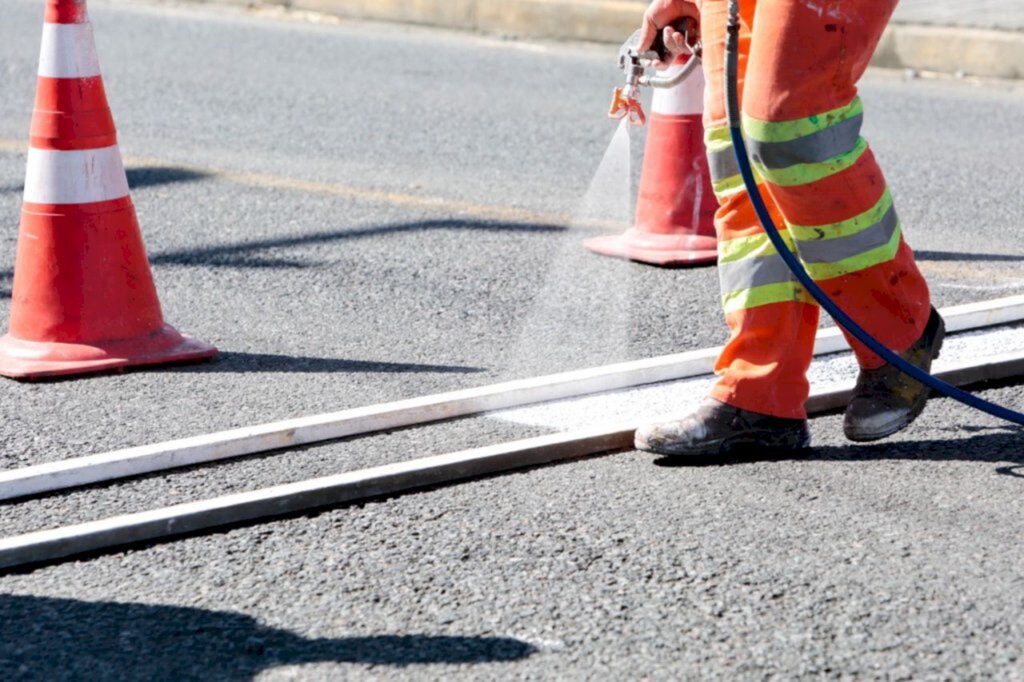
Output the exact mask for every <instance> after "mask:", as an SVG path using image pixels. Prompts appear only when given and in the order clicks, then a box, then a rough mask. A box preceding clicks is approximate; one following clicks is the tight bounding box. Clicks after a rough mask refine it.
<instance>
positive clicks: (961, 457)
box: [654, 425, 1024, 478]
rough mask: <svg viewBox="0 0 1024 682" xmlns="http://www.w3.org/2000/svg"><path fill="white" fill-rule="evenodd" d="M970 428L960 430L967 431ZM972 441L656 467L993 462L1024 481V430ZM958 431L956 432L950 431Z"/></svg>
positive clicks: (688, 460) (985, 432)
mask: <svg viewBox="0 0 1024 682" xmlns="http://www.w3.org/2000/svg"><path fill="white" fill-rule="evenodd" d="M966 430H970V429H968V428H957V429H955V431H957V432H963V431H966ZM973 430H974V431H975V432H976V435H974V436H971V437H970V438H956V437H954V436H952V435H951V436H950V438H946V439H935V440H917V441H882V442H879V443H877V444H873V445H858V444H853V443H851V444H850V445H846V446H824V447H816V448H811V449H809V450H805V451H802V452H799V453H787V454H778V455H773V454H771V453H767V454H764V453H756V454H755V453H737V454H734V455H730V456H728V457H661V458H658V459H656V460H655V461H654V464H655V465H657V466H661V467H693V466H729V465H733V464H748V463H750V462H755V461H787V460H798V459H799V460H802V461H808V460H811V461H829V462H857V461H865V462H870V461H882V460H924V461H935V462H952V461H966V462H990V463H992V464H1001V465H1003V466H999V467H997V468H996V473H998V474H1002V475H1004V476H1014V477H1017V478H1024V428H1021V427H1017V426H1011V425H1007V426H993V427H978V428H976V429H973ZM950 431H954V429H952V428H951V429H950Z"/></svg>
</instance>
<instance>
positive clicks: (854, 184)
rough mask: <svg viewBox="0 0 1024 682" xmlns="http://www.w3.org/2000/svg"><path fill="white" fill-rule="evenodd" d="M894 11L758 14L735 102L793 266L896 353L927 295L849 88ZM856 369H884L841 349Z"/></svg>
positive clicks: (863, 5)
mask: <svg viewBox="0 0 1024 682" xmlns="http://www.w3.org/2000/svg"><path fill="white" fill-rule="evenodd" d="M895 5H896V0H816V1H815V2H813V3H812V2H807V1H806V0H771V1H770V2H767V1H766V2H762V3H761V4H760V5H759V6H758V10H757V20H756V25H755V27H754V36H753V39H752V44H751V52H750V61H749V66H748V70H747V74H748V83H747V85H746V88H745V93H744V99H743V112H744V123H743V126H744V132H745V133H746V136H747V139H748V142H749V146H750V155H751V158H752V160H753V162H754V166H755V168H756V169H757V171H758V172H759V173H760V175H761V176H762V177H763V178H764V179H765V181H766V183H765V184H766V186H767V189H768V192H769V193H770V196H771V197H772V199H773V200H774V203H775V205H776V206H777V207H778V209H779V211H780V212H781V213H782V215H783V217H784V218H785V222H786V225H787V227H788V229H789V233H790V235H791V236H792V238H793V240H794V241H795V243H796V246H797V251H798V252H799V254H800V258H801V260H802V261H803V262H804V263H805V264H806V267H807V270H808V271H809V272H810V274H811V275H812V276H813V277H814V279H815V280H817V281H818V282H819V283H820V284H821V286H822V288H823V289H824V290H825V292H826V293H827V294H829V295H830V296H831V297H832V298H833V300H835V302H836V303H837V304H838V305H839V306H840V307H841V308H842V309H843V310H844V311H846V312H847V313H848V314H849V315H850V317H852V318H853V319H854V320H855V321H856V322H857V323H858V324H860V325H861V326H863V327H864V328H865V329H866V330H867V331H868V332H869V333H871V334H872V335H873V336H874V337H875V338H877V339H879V340H880V341H881V342H882V343H884V344H885V345H887V346H888V347H889V348H891V349H893V350H895V351H897V352H903V351H905V350H907V349H908V348H910V347H911V345H912V344H914V342H915V341H917V340H918V339H919V338H920V337H921V336H922V332H923V331H924V329H925V325H926V324H927V323H928V319H929V312H930V302H929V294H928V287H927V284H926V283H925V280H924V278H923V277H922V275H921V273H920V272H919V271H918V269H917V266H916V264H915V263H914V257H913V253H912V252H911V250H910V248H909V247H908V246H907V245H906V243H904V241H903V239H902V234H901V230H900V223H899V219H898V217H897V214H896V211H895V209H894V207H893V201H892V196H891V195H890V193H889V190H888V188H887V187H886V183H885V179H884V177H883V176H882V171H881V169H880V168H879V167H878V164H877V163H876V161H875V158H874V155H873V154H872V152H871V149H870V148H869V147H868V145H867V142H865V140H864V138H862V137H861V136H860V128H861V120H862V118H863V107H862V105H861V102H860V99H859V98H858V97H857V88H856V83H857V81H858V80H859V79H860V77H861V76H862V75H863V73H864V70H865V69H866V67H867V64H868V61H869V60H870V58H871V55H872V53H873V52H874V50H875V47H876V45H877V43H878V40H879V38H880V37H881V35H882V31H883V29H884V28H885V25H886V23H887V22H888V19H889V15H890V14H891V12H892V10H893V8H894V7H895ZM851 344H852V346H853V348H854V351H855V352H856V354H857V359H858V360H859V362H860V364H861V366H862V367H864V368H876V367H879V366H881V365H882V364H883V363H882V361H881V359H880V358H878V357H877V356H876V355H875V354H874V353H871V352H870V351H868V350H867V349H866V348H864V347H863V346H862V345H861V344H860V343H858V342H856V341H854V340H851Z"/></svg>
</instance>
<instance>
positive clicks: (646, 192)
mask: <svg viewBox="0 0 1024 682" xmlns="http://www.w3.org/2000/svg"><path fill="white" fill-rule="evenodd" d="M689 58H690V57H688V56H686V55H684V56H682V57H680V58H679V60H678V61H677V62H676V64H674V65H673V66H672V69H673V70H677V69H682V67H683V65H684V64H685V63H686V61H687V60H688V59H689ZM671 73H672V72H671V71H669V72H668V74H666V75H671ZM703 111H704V74H703V72H702V71H701V70H700V69H696V70H695V71H694V72H693V73H692V74H691V75H690V76H689V77H688V78H687V79H686V80H684V81H683V82H682V83H680V84H679V85H676V86H675V87H672V88H669V89H665V90H659V89H656V90H655V91H654V97H653V101H652V102H651V116H650V119H649V123H648V125H649V127H648V129H647V144H646V146H645V148H644V165H643V170H642V171H641V173H640V191H639V194H638V196H637V204H636V218H635V224H634V226H633V227H632V228H630V229H628V230H626V231H625V232H624V233H622V234H618V235H612V236H604V237H595V238H593V239H588V240H587V241H585V242H584V246H586V247H587V248H588V249H590V250H591V251H594V252H596V253H600V254H603V255H606V256H616V257H618V258H628V259H629V260H634V261H639V262H642V263H650V264H652V265H663V266H681V265H701V264H705V263H714V262H715V261H716V260H717V258H718V253H717V246H716V239H715V210H716V209H717V208H718V202H717V200H716V199H715V195H714V190H713V189H712V188H711V173H710V172H709V171H708V162H707V158H706V156H705V151H704V126H703V124H702V122H701V115H702V114H703Z"/></svg>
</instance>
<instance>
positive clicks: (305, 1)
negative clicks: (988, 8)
mask: <svg viewBox="0 0 1024 682" xmlns="http://www.w3.org/2000/svg"><path fill="white" fill-rule="evenodd" d="M214 1H216V0H214ZM221 1H227V2H231V3H232V4H245V0H221ZM258 4H262V5H271V6H283V7H286V8H289V9H294V10H304V11H312V12H320V13H323V14H327V15H333V16H338V17H347V18H358V19H374V20H379V21H394V22H401V23H409V24H420V25H426V26H438V27H444V28H451V29H460V30H467V31H480V32H484V33H497V34H502V35H510V36H516V37H522V38H538V39H547V40H587V41H594V42H607V43H615V44H617V43H620V42H621V41H623V40H625V39H626V38H627V37H628V36H629V34H630V33H632V31H633V30H634V29H635V28H636V27H637V25H638V23H639V19H640V15H641V14H642V12H643V9H644V7H645V6H646V4H647V3H646V2H643V1H642V0H639V1H638V0H266V1H264V2H259V3H258ZM872 65H874V66H880V67H884V68H902V69H914V70H919V71H935V72H940V73H948V74H963V75H969V76H981V77H987V78H1024V32H1017V31H996V30H985V29H972V28H961V27H954V26H949V27H934V26H918V25H907V24H893V25H891V26H890V27H889V28H888V30H887V31H886V33H885V35H884V36H883V38H882V41H881V44H880V45H879V48H878V51H877V52H876V54H875V56H874V59H873V60H872Z"/></svg>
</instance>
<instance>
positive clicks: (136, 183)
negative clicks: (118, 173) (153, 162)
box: [124, 166, 210, 189]
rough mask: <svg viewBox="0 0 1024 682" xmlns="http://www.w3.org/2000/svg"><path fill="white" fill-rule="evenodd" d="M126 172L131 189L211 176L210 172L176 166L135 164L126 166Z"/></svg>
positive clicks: (172, 183) (194, 180) (190, 180)
mask: <svg viewBox="0 0 1024 682" xmlns="http://www.w3.org/2000/svg"><path fill="white" fill-rule="evenodd" d="M124 172H125V175H127V176H128V187H129V188H130V189H139V188H141V187H154V186H156V185H174V184H178V183H181V182H196V181H197V180H203V179H205V178H208V177H210V174H209V173H203V172H202V171H197V170H193V169H191V168H179V167H176V166H135V167H134V168H126V169H125V171H124Z"/></svg>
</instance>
